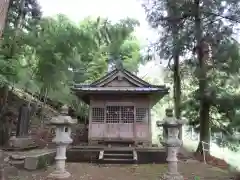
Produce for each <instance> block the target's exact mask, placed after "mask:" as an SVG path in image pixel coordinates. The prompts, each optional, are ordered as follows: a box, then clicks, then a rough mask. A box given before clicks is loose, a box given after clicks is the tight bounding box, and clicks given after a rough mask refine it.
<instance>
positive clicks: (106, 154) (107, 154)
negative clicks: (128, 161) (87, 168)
mask: <svg viewBox="0 0 240 180" xmlns="http://www.w3.org/2000/svg"><path fill="white" fill-rule="evenodd" d="M104 156H121V157H122V156H128V157H133V154H109V153H104Z"/></svg>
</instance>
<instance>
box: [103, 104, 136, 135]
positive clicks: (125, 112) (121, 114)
mask: <svg viewBox="0 0 240 180" xmlns="http://www.w3.org/2000/svg"><path fill="white" fill-rule="evenodd" d="M133 124H134V106H107V107H106V137H108V138H113V139H115V138H117V139H125V138H133Z"/></svg>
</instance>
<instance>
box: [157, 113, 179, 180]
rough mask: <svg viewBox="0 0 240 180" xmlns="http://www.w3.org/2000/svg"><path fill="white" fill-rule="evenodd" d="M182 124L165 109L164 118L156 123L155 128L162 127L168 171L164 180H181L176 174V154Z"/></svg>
mask: <svg viewBox="0 0 240 180" xmlns="http://www.w3.org/2000/svg"><path fill="white" fill-rule="evenodd" d="M183 124H184V121H182V120H178V119H176V118H175V117H173V110H172V109H166V117H165V118H164V119H163V121H161V122H160V121H157V127H163V132H164V134H163V136H165V137H164V141H163V144H164V145H166V148H167V162H168V171H167V173H165V174H164V176H163V178H162V179H164V180H173V179H175V180H183V176H182V175H181V174H180V173H179V172H178V164H177V163H178V159H177V153H178V150H179V148H180V146H181V145H182V140H180V139H179V138H178V134H179V128H180V127H181V126H182V125H183Z"/></svg>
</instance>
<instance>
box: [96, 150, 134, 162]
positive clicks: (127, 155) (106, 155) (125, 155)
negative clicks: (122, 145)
mask: <svg viewBox="0 0 240 180" xmlns="http://www.w3.org/2000/svg"><path fill="white" fill-rule="evenodd" d="M135 156H136V153H135V152H134V151H129V150H126V151H123V149H121V150H116V149H115V150H106V151H104V150H102V151H100V153H99V160H100V161H101V162H102V163H105V164H129V163H130V164H132V163H134V162H136V160H137V158H136V157H135Z"/></svg>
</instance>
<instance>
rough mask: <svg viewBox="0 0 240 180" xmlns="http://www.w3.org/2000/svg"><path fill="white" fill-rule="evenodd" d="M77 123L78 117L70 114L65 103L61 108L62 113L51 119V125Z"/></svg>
mask: <svg viewBox="0 0 240 180" xmlns="http://www.w3.org/2000/svg"><path fill="white" fill-rule="evenodd" d="M76 123H77V119H72V117H71V116H68V106H66V105H64V106H62V108H61V114H60V115H58V116H55V117H53V118H52V119H51V120H50V124H51V125H73V124H76Z"/></svg>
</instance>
